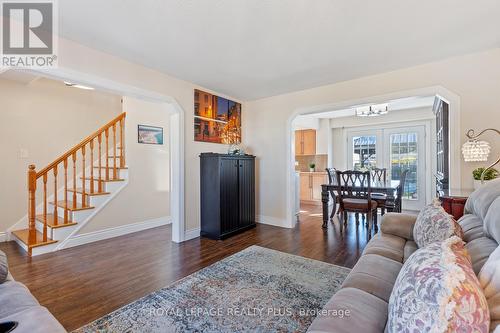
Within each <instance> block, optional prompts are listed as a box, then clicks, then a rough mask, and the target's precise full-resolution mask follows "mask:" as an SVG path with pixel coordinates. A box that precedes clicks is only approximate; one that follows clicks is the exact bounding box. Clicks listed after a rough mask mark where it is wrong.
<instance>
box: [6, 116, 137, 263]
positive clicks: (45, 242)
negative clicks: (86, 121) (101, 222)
mask: <svg viewBox="0 0 500 333" xmlns="http://www.w3.org/2000/svg"><path fill="white" fill-rule="evenodd" d="M125 165H126V164H125V113H122V114H120V115H119V116H118V117H116V118H115V119H113V120H112V121H110V122H109V123H107V124H106V125H104V126H103V127H101V128H100V129H99V130H97V131H96V132H94V133H93V134H91V135H90V136H88V137H87V138H85V139H84V140H83V141H82V142H80V143H79V144H78V145H76V146H75V147H73V148H72V149H70V150H69V151H67V152H66V153H65V154H63V155H62V156H61V157H59V158H58V159H56V160H55V161H54V162H52V163H50V164H49V165H48V166H47V167H45V168H43V169H41V170H40V171H36V167H35V166H34V165H30V166H29V167H28V215H27V223H26V220H25V221H21V222H19V223H17V224H16V225H14V227H12V228H11V230H10V232H11V238H12V239H14V240H15V241H16V242H17V243H18V244H19V245H20V246H21V247H22V248H23V249H24V250H25V251H26V252H27V253H28V254H29V255H30V256H35V255H39V254H43V253H48V252H52V251H57V250H59V249H62V248H64V245H65V244H66V242H67V241H68V239H70V238H71V236H73V235H74V234H75V233H76V232H77V231H78V230H80V229H81V228H82V227H83V226H84V225H85V224H86V223H87V222H88V221H90V220H91V219H92V217H93V216H94V215H95V214H97V212H98V211H99V210H100V209H102V208H103V207H104V206H105V205H106V204H107V203H108V202H109V201H110V200H111V199H112V198H113V197H114V196H115V195H116V194H118V192H120V191H121V190H122V189H123V188H124V187H125V186H126V185H127V184H128V169H127V167H126V166H125ZM37 200H40V203H38V204H37ZM18 228H19V229H18Z"/></svg>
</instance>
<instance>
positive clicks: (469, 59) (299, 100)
mask: <svg viewBox="0 0 500 333" xmlns="http://www.w3.org/2000/svg"><path fill="white" fill-rule="evenodd" d="M431 86H442V87H444V88H446V89H448V90H449V91H451V92H453V93H455V94H456V95H458V96H459V97H460V105H461V119H460V122H461V128H460V129H459V130H460V132H461V133H463V134H462V135H461V141H462V142H463V141H465V139H466V138H465V132H466V130H467V129H468V128H476V129H483V128H486V127H496V128H499V127H500V94H499V93H498V91H499V87H500V49H493V50H490V51H487V52H482V53H477V54H471V55H466V56H462V57H457V58H452V59H448V60H445V61H441V62H436V63H430V64H426V65H422V66H417V67H412V68H407V69H403V70H398V71H393V72H388V73H384V74H379V75H374V76H369V77H364V78H360V79H356V80H351V81H346V82H342V83H338V84H333V85H328V86H323V87H318V88H314V89H309V90H304V91H299V92H295V93H290V94H284V95H280V96H276V97H270V98H266V99H261V100H257V101H253V102H248V103H247V105H246V109H245V112H244V113H243V138H244V140H245V142H244V143H245V144H246V145H247V146H248V147H249V148H250V149H251V151H252V152H253V153H255V154H256V155H257V156H258V162H259V165H258V170H259V173H258V175H257V188H258V198H257V214H259V215H263V216H267V217H268V218H269V219H274V220H280V221H282V223H283V225H287V224H289V223H288V221H286V199H285V198H286V194H285V193H286V177H287V172H286V170H287V168H288V166H287V163H288V161H287V152H286V147H287V133H288V128H287V127H288V120H289V118H290V117H291V115H292V114H293V113H294V112H297V111H298V110H300V109H303V108H309V107H313V106H318V105H328V104H336V103H341V102H343V101H344V102H347V101H353V100H357V99H361V100H367V98H368V97H371V96H381V95H386V94H392V93H394V92H400V91H406V90H415V89H421V88H425V87H431ZM334 139H335V138H334ZM485 139H486V140H489V141H490V142H492V143H493V147H494V148H493V151H492V154H491V157H490V161H492V160H493V159H494V158H495V157H496V156H498V155H499V154H500V140H499V138H498V137H495V136H494V135H492V134H489V135H488V136H486V137H485ZM453 148H454V149H456V150H459V147H452V149H453ZM479 165H480V164H479ZM479 165H478V164H477V163H471V164H470V163H467V164H465V163H464V162H463V161H462V162H461V171H462V174H461V180H462V184H463V188H472V186H473V185H472V178H471V171H472V170H473V168H475V167H478V166H479ZM452 167H453V165H452Z"/></svg>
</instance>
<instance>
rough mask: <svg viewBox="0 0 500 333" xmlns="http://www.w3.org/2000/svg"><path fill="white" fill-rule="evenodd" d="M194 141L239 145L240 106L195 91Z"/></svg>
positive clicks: (233, 102) (224, 99)
mask: <svg viewBox="0 0 500 333" xmlns="http://www.w3.org/2000/svg"><path fill="white" fill-rule="evenodd" d="M194 140H195V141H202V142H212V143H223V144H239V143H241V104H240V103H237V102H235V101H231V100H228V99H226V98H223V97H219V96H215V95H212V94H210V93H207V92H204V91H201V90H198V89H195V91H194Z"/></svg>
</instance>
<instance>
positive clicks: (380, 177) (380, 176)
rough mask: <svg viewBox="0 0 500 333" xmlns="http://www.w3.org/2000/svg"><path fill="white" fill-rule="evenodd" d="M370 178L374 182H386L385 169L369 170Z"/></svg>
mask: <svg viewBox="0 0 500 333" xmlns="http://www.w3.org/2000/svg"><path fill="white" fill-rule="evenodd" d="M371 173H372V179H373V181H375V182H384V183H385V182H386V181H387V169H385V168H383V169H379V168H375V169H372V170H371Z"/></svg>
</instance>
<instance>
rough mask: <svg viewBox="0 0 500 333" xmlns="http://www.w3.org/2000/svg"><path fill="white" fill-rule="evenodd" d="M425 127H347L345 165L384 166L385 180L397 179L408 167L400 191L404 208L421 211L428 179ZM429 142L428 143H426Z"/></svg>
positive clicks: (358, 167)
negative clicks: (401, 190) (360, 128)
mask: <svg viewBox="0 0 500 333" xmlns="http://www.w3.org/2000/svg"><path fill="white" fill-rule="evenodd" d="M426 131H427V130H426V126H425V125H424V124H419V125H412V126H399V127H394V126H391V127H382V126H380V127H378V128H376V129H365V130H359V129H354V128H353V129H350V130H348V134H347V145H348V147H347V162H348V164H347V166H348V169H352V170H370V169H373V168H385V169H387V179H389V180H392V181H399V180H400V175H401V172H402V171H403V170H405V169H408V170H409V172H408V175H407V178H406V183H405V187H404V191H403V200H404V203H403V206H404V208H405V210H420V209H421V208H422V207H423V206H424V205H425V203H426V201H427V200H426V199H427V193H428V191H429V189H430V187H431V183H430V182H429V181H426V179H431V178H430V177H427V175H426V160H427V156H426V140H427V137H428V136H427V135H426ZM429 144H430V142H429Z"/></svg>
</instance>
